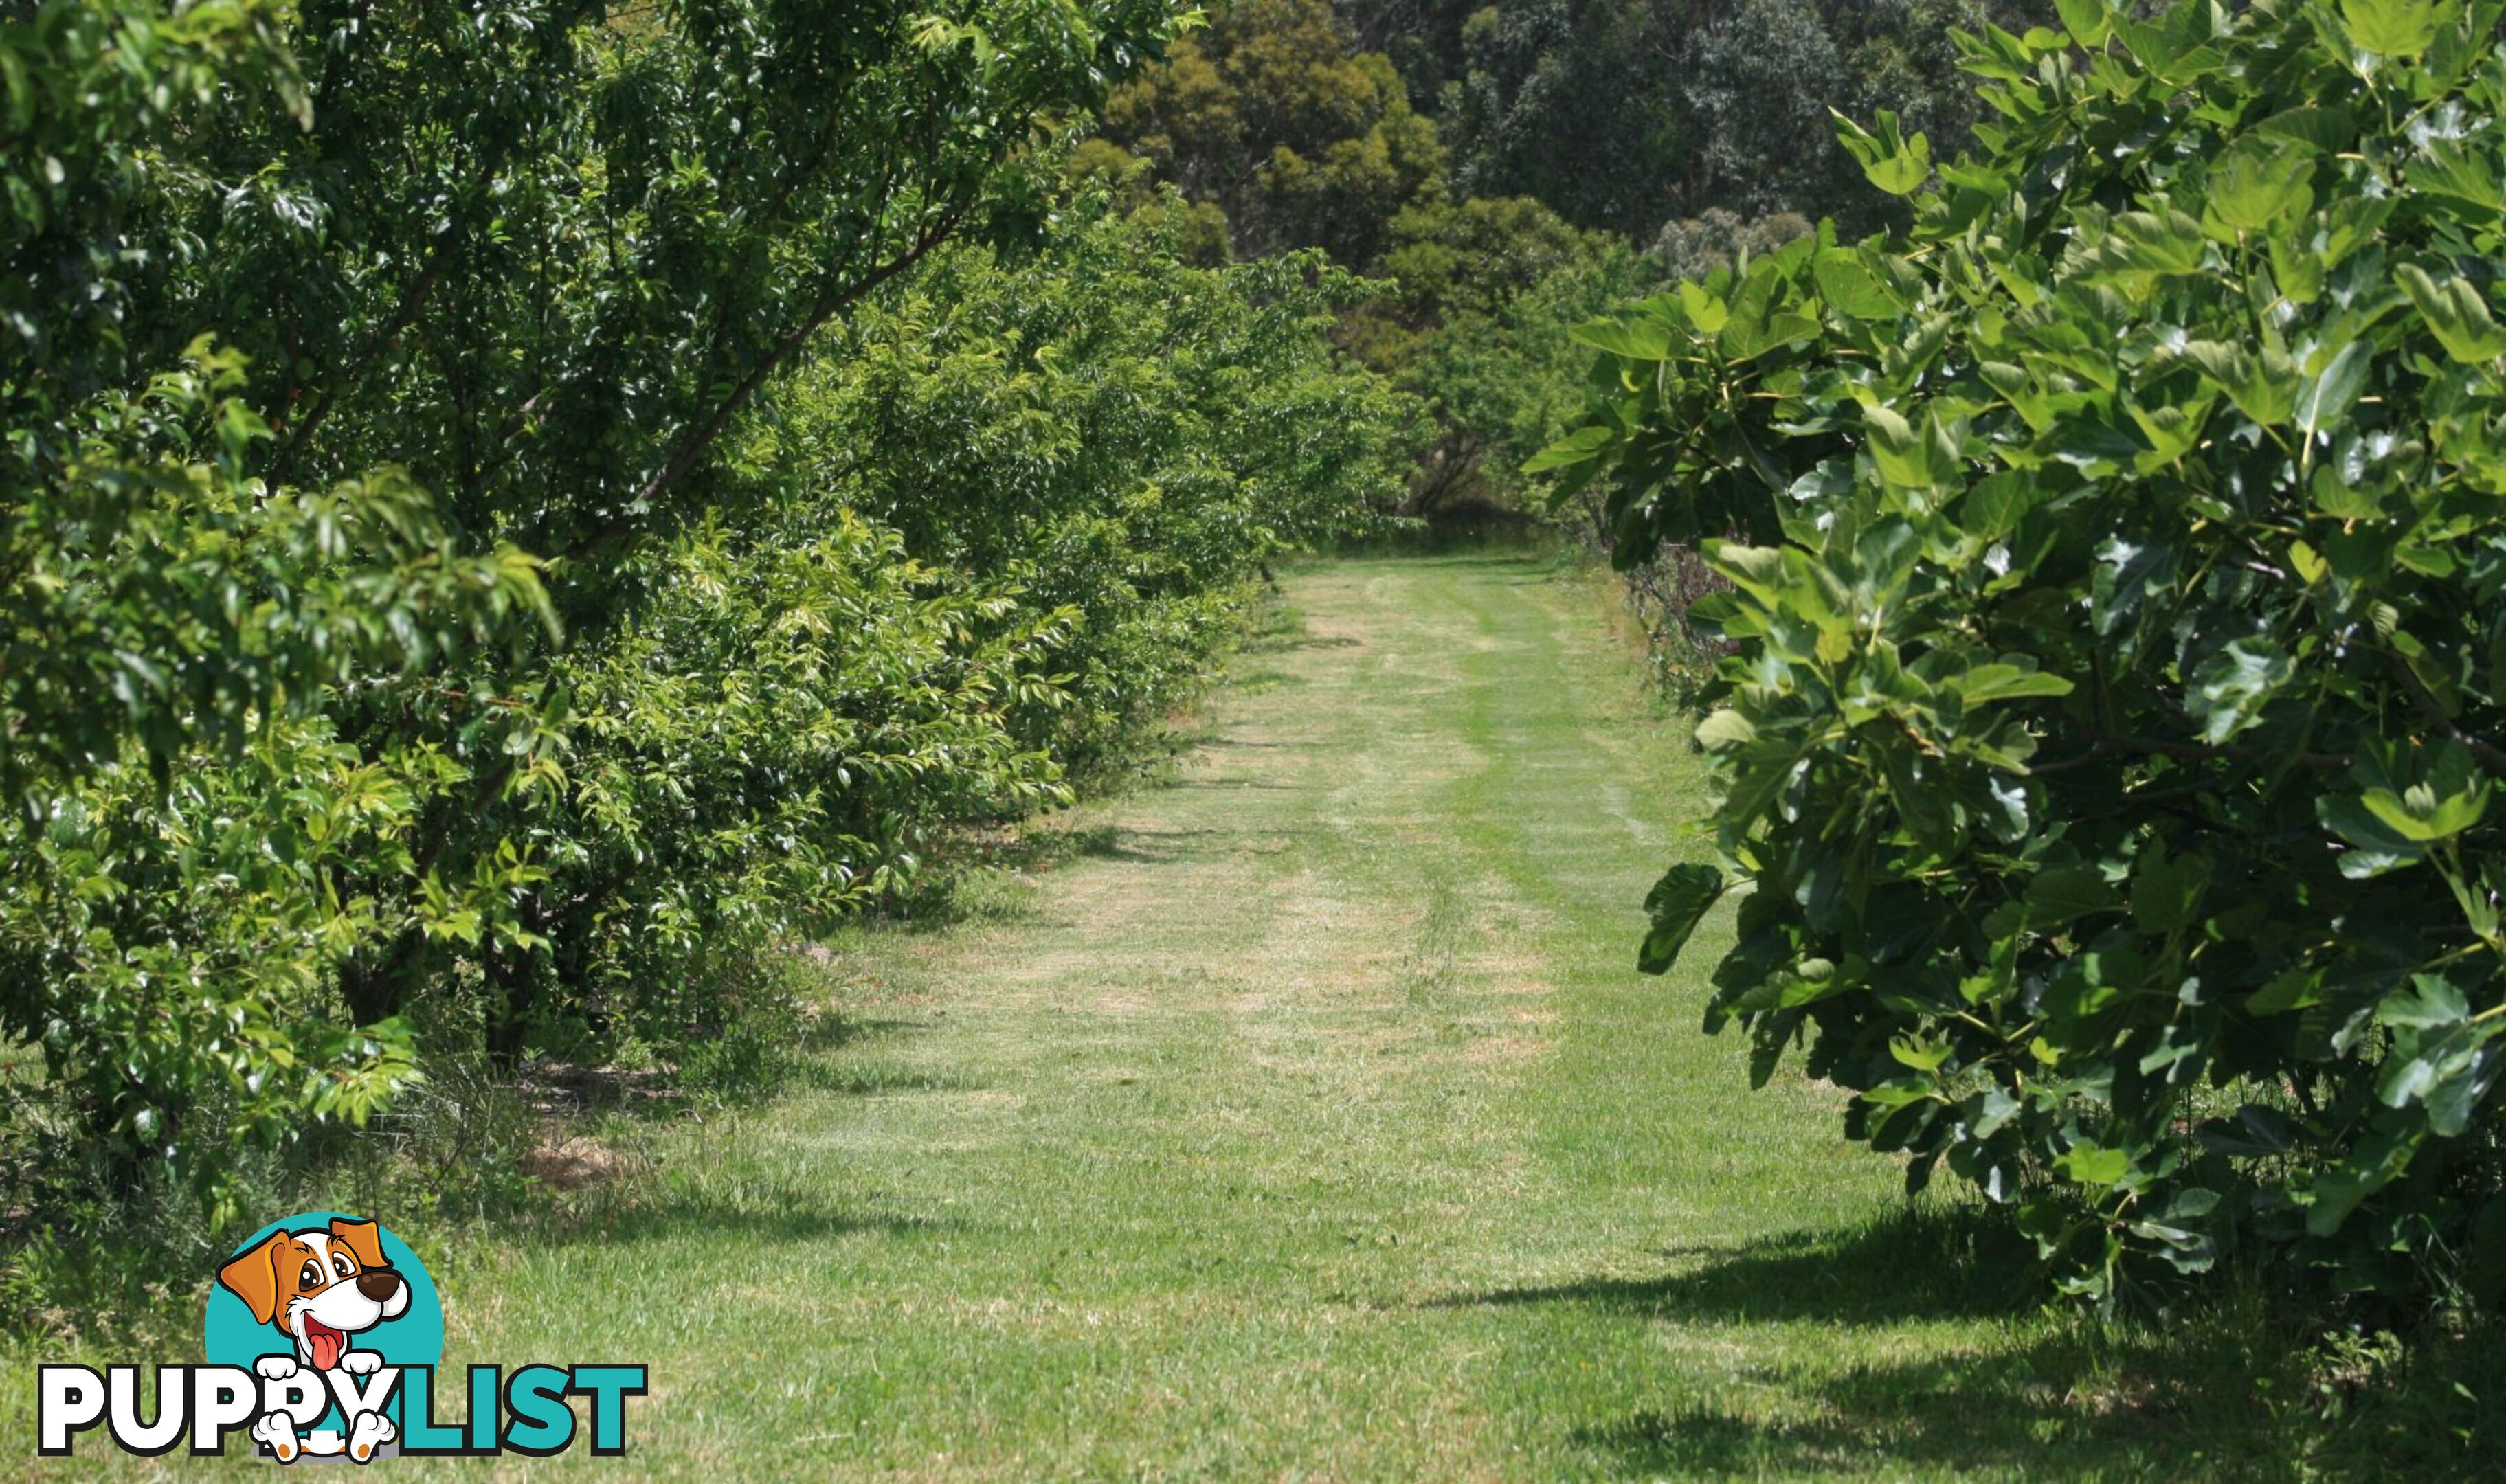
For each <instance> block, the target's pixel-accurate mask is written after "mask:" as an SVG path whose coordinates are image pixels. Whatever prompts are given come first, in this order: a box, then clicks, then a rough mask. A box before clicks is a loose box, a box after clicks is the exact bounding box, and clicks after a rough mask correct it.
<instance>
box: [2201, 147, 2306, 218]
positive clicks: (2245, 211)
mask: <svg viewBox="0 0 2506 1484" xmlns="http://www.w3.org/2000/svg"><path fill="white" fill-rule="evenodd" d="M2313 164H2314V156H2313V154H2312V152H2310V151H2309V150H2308V149H2307V148H2306V147H2305V146H2304V145H2302V144H2299V143H2297V142H2296V141H2294V140H2290V139H2284V138H2273V137H2270V136H2256V137H2254V138H2251V139H2249V140H2248V141H2245V142H2240V143H2239V144H2238V147H2237V148H2235V149H2233V150H2231V151H2229V152H2228V154H2227V157H2226V158H2225V159H2222V160H2221V161H2220V162H2219V163H2218V164H2217V165H2215V166H2213V167H2212V169H2211V171H2210V178H2209V180H2208V182H2207V185H2208V195H2207V196H2206V198H2205V200H2204V203H2203V204H2204V208H2205V216H2206V218H2207V219H2209V220H2212V221H2215V222H2217V223H2218V224H2220V225H2221V226H2223V227H2225V228H2226V229H2227V232H2226V233H2225V235H2226V236H2228V237H2230V238H2233V237H2234V236H2236V235H2237V234H2238V233H2242V232H2257V231H2266V230H2270V229H2272V228H2273V227H2277V226H2281V225H2284V224H2285V223H2287V222H2288V221H2290V220H2291V219H2294V218H2301V217H2303V216H2305V215H2306V213H2307V212H2309V210H2311V209H2313V206H2314V188H2313V187H2312V186H2311V185H2310V184H2309V182H2308V180H2307V177H2308V176H2309V174H2310V173H2311V172H2312V167H2313Z"/></svg>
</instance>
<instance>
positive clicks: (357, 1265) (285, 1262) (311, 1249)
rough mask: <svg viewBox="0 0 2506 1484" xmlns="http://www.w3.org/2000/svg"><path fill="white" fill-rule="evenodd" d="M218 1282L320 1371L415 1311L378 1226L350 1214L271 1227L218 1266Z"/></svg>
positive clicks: (299, 1357) (404, 1283)
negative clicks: (296, 1226)
mask: <svg viewBox="0 0 2506 1484" xmlns="http://www.w3.org/2000/svg"><path fill="white" fill-rule="evenodd" d="M218 1282H219V1283H221V1284H223V1285H225V1286H226V1288H227V1289H228V1290H230V1291H232V1292H233V1294H234V1295H235V1296H236V1297H237V1298H240V1299H242V1300H243V1301H244V1303H245V1304H246V1305H247V1306H248V1307H249V1308H250V1309H251V1310H252V1317H253V1319H254V1320H255V1321H256V1322H257V1323H260V1324H264V1325H273V1326H275V1327H276V1328H277V1330H278V1332H279V1333H281V1334H284V1335H286V1336H287V1337H288V1338H289V1339H291V1340H294V1341H295V1342H296V1359H297V1360H298V1362H299V1363H301V1364H306V1365H310V1366H312V1367H313V1368H314V1369H316V1370H329V1369H330V1368H331V1367H333V1366H335V1365H337V1364H339V1363H340V1356H341V1355H343V1354H345V1353H346V1351H347V1349H348V1336H350V1335H352V1334H356V1333H359V1332H361V1331H363V1330H367V1329H372V1328H373V1327H375V1326H376V1325H379V1324H381V1323H382V1322H383V1321H385V1320H387V1319H398V1318H400V1317H401V1315H403V1314H405V1313H407V1312H408V1310H409V1283H408V1281H407V1280H406V1279H404V1278H402V1277H401V1275H400V1274H398V1273H396V1272H393V1271H392V1269H391V1266H390V1264H389V1263H388V1262H387V1261H386V1260H385V1259H384V1257H383V1244H382V1237H381V1234H380V1232H379V1230H378V1229H377V1228H376V1225H375V1223H374V1222H372V1221H351V1220H349V1219H346V1218H344V1217H333V1218H332V1219H331V1225H330V1228H329V1229H328V1230H325V1229H323V1228H321V1227H318V1226H314V1227H307V1228H306V1229H304V1230H303V1231H274V1232H271V1233H270V1234H269V1236H268V1237H266V1238H264V1239H263V1240H262V1241H260V1242H259V1243H257V1244H255V1245H253V1246H252V1247H248V1248H246V1249H244V1250H243V1251H242V1252H240V1253H237V1254H235V1255H234V1256H233V1258H231V1259H229V1261H228V1262H227V1265H226V1266H224V1267H222V1268H220V1269H218Z"/></svg>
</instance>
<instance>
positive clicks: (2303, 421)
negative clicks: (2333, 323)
mask: <svg viewBox="0 0 2506 1484" xmlns="http://www.w3.org/2000/svg"><path fill="white" fill-rule="evenodd" d="M2367 368H2368V353H2367V344H2366V342H2365V341H2364V340H2351V341H2350V342H2348V343H2347V344H2345V345H2344V346H2342V347H2341V349H2340V350H2339V352H2338V353H2336V354H2335V355H2334V356H2333V357H2332V358H2331V359H2330V360H2329V361H2327V362H2326V363H2324V367H2323V370H2322V371H2318V372H2317V373H2315V374H2314V375H2311V376H2309V377H2308V378H2306V380H2305V382H2304V383H2303V384H2301V385H2300V386H2299V388H2298V393H2297V406H2296V407H2295V408H2294V409H2293V412H2294V415H2295V416H2296V418H2297V425H2298V428H2299V429H2300V430H2301V431H2302V432H2304V433H2305V434H2306V436H2307V437H2308V438H2309V439H2311V438H2313V437H2314V436H2315V435H2317V434H2319V433H2321V432H2322V431H2323V430H2324V429H2326V428H2329V427H2331V426H2333V425H2334V424H2336V423H2338V422H2340V420H2341V419H2342V418H2343V417H2344V416H2345V415H2347V413H2348V411H2349V408H2350V406H2352V405H2353V404H2355V403H2356V402H2357V400H2358V394H2359V393H2360V392H2362V391H2364V390H2365V389H2366V386H2367Z"/></svg>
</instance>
